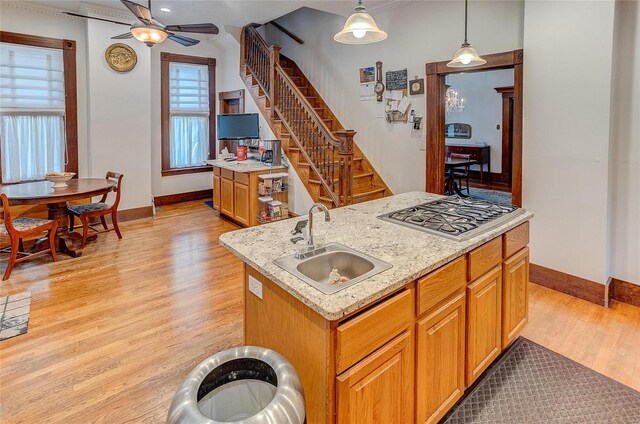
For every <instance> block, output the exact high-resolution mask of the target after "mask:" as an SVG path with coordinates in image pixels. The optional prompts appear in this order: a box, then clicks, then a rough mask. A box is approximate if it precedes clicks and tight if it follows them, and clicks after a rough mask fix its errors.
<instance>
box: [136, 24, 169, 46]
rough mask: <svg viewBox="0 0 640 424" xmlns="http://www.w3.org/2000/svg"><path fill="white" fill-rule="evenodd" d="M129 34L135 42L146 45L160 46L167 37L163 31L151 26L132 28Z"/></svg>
mask: <svg viewBox="0 0 640 424" xmlns="http://www.w3.org/2000/svg"><path fill="white" fill-rule="evenodd" d="M131 34H132V35H133V36H134V37H135V39H136V40H139V41H142V42H143V43H146V44H147V45H154V44H160V43H162V42H163V41H164V40H166V39H167V37H168V35H169V34H167V32H166V31H165V30H164V29H162V28H155V27H152V26H134V27H132V28H131Z"/></svg>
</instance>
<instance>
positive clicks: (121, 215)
mask: <svg viewBox="0 0 640 424" xmlns="http://www.w3.org/2000/svg"><path fill="white" fill-rule="evenodd" d="M152 216H153V206H142V207H139V208H132V209H124V210H121V211H118V222H125V221H134V220H136V219H142V218H151V217H152ZM106 219H107V222H108V223H111V216H106ZM95 222H100V221H98V220H97V218H96V221H95Z"/></svg>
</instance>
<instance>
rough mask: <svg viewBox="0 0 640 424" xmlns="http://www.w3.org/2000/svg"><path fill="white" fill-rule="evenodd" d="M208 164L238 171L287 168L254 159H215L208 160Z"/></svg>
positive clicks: (265, 170) (269, 170) (266, 170)
mask: <svg viewBox="0 0 640 424" xmlns="http://www.w3.org/2000/svg"><path fill="white" fill-rule="evenodd" d="M207 164H208V165H212V166H217V167H218V168H224V169H230V170H231V171H236V172H271V171H272V170H282V169H285V168H286V167H285V166H284V165H279V166H272V165H270V164H268V163H264V162H260V161H257V160H254V159H247V160H243V161H233V162H227V161H226V160H224V159H214V160H208V161H207Z"/></svg>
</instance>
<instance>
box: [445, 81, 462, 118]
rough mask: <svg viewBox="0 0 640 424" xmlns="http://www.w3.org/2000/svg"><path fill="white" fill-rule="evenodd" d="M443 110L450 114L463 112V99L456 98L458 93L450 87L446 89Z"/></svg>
mask: <svg viewBox="0 0 640 424" xmlns="http://www.w3.org/2000/svg"><path fill="white" fill-rule="evenodd" d="M444 110H445V111H446V112H447V113H450V112H462V111H463V110H464V99H459V98H458V92H457V91H455V90H454V89H453V88H451V87H447V94H446V97H445V103H444Z"/></svg>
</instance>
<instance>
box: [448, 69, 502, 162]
mask: <svg viewBox="0 0 640 424" xmlns="http://www.w3.org/2000/svg"><path fill="white" fill-rule="evenodd" d="M447 83H448V84H449V85H451V88H452V89H453V90H455V91H457V92H458V98H463V99H464V105H465V107H464V110H463V111H461V112H449V113H447V114H446V122H447V123H449V122H461V123H464V124H469V125H471V139H464V138H448V139H447V140H446V141H447V142H455V143H457V144H464V143H469V142H484V143H486V144H487V145H488V146H489V147H490V150H489V152H490V155H491V172H493V173H500V172H502V128H500V129H497V127H496V125H500V127H502V94H501V93H498V92H497V91H496V90H495V88H496V87H507V86H513V69H500V70H497V71H486V72H471V73H461V74H452V75H449V76H448V79H447ZM478 168H479V165H476V166H474V167H472V169H478Z"/></svg>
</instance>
